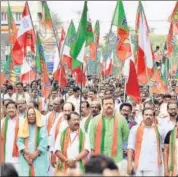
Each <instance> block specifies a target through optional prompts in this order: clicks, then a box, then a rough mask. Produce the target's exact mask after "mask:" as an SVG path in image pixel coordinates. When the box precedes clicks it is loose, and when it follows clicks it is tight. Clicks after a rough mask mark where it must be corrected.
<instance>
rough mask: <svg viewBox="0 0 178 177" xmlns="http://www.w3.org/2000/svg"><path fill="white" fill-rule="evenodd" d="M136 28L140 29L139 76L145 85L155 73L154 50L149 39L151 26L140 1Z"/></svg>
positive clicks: (137, 62) (141, 82)
mask: <svg viewBox="0 0 178 177" xmlns="http://www.w3.org/2000/svg"><path fill="white" fill-rule="evenodd" d="M137 13H138V14H137V20H139V21H136V25H138V26H136V30H138V36H137V37H138V52H137V60H136V68H137V77H138V80H139V82H140V84H141V85H145V84H146V83H147V82H148V81H149V79H150V78H151V77H152V75H153V73H154V69H153V60H154V55H153V50H152V47H151V43H150V40H149V36H148V35H149V28H148V24H147V20H146V16H145V14H144V10H143V6H142V4H141V2H139V7H138V12H137Z"/></svg>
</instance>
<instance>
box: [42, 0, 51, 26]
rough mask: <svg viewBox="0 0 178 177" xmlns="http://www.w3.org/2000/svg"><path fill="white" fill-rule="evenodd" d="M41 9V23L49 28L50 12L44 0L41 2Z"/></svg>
mask: <svg viewBox="0 0 178 177" xmlns="http://www.w3.org/2000/svg"><path fill="white" fill-rule="evenodd" d="M43 9H44V11H43V18H42V23H43V24H44V26H45V27H46V28H48V29H51V28H52V20H51V14H50V10H49V7H48V4H47V2H46V1H44V2H43Z"/></svg>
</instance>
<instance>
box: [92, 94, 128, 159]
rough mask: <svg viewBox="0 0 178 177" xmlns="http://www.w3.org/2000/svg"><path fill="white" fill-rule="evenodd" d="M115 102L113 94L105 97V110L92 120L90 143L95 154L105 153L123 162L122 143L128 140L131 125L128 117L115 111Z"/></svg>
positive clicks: (103, 104) (103, 106)
mask: <svg viewBox="0 0 178 177" xmlns="http://www.w3.org/2000/svg"><path fill="white" fill-rule="evenodd" d="M114 103H115V100H114V98H113V97H112V96H109V95H107V96H105V97H103V99H102V108H103V111H102V113H101V114H100V115H98V116H97V117H96V118H95V119H93V120H92V121H91V126H90V131H89V133H90V143H91V150H92V154H93V155H98V154H104V155H106V156H109V157H111V158H112V159H113V160H115V161H116V162H121V161H122V160H123V151H122V145H123V143H124V142H127V140H128V135H129V127H128V124H127V121H126V119H125V118H124V117H123V116H121V115H120V114H118V113H116V112H115V111H114V107H115V105H114Z"/></svg>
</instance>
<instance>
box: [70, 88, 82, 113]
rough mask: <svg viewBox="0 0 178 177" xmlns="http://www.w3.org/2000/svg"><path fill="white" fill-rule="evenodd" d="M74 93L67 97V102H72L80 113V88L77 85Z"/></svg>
mask: <svg viewBox="0 0 178 177" xmlns="http://www.w3.org/2000/svg"><path fill="white" fill-rule="evenodd" d="M73 93H74V94H73V95H72V96H70V97H69V98H68V99H67V102H71V103H72V104H73V105H75V111H76V112H78V113H80V88H79V87H78V86H75V87H74V88H73Z"/></svg>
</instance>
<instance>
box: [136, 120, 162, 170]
mask: <svg viewBox="0 0 178 177" xmlns="http://www.w3.org/2000/svg"><path fill="white" fill-rule="evenodd" d="M144 127H145V126H144V124H143V122H142V123H141V124H140V126H139V127H138V129H137V133H136V147H135V169H137V168H138V164H139V159H140V152H141V146H142V140H143V134H144ZM153 127H154V131H155V134H156V140H157V155H158V160H157V162H158V166H160V165H161V164H162V161H161V152H160V151H161V150H160V145H161V139H160V134H159V131H158V127H157V126H156V125H154V126H153Z"/></svg>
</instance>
